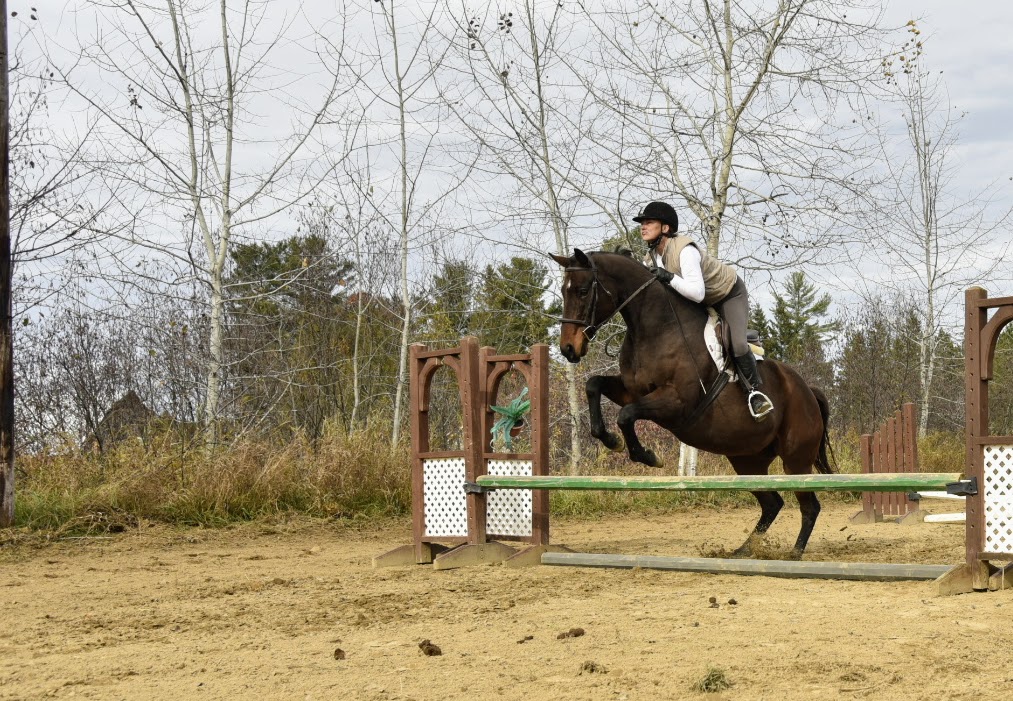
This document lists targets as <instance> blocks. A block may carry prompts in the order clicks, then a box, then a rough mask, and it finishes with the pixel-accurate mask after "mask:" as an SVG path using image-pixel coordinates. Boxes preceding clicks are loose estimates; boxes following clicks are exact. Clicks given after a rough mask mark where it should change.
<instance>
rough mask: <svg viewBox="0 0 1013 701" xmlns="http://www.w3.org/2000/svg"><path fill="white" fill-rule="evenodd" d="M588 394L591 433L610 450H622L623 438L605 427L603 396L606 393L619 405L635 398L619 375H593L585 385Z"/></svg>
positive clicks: (623, 404)
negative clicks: (602, 408)
mask: <svg viewBox="0 0 1013 701" xmlns="http://www.w3.org/2000/svg"><path fill="white" fill-rule="evenodd" d="M584 391H585V393H586V394H587V409H588V414H589V418H590V421H591V435H592V436H594V437H595V438H597V439H598V440H600V441H601V442H602V443H604V444H605V447H606V448H608V449H609V450H613V451H616V452H618V451H620V450H622V449H623V448H624V447H625V445H624V444H623V439H622V438H621V437H620V436H617V435H616V434H614V433H610V432H609V431H608V430H607V429H606V428H605V420H604V419H603V418H602V415H601V396H602V395H603V394H604V395H605V396H606V397H608V398H609V399H611V400H612V401H613V402H615V403H616V404H618V405H619V406H626V405H627V404H629V403H630V402H631V401H633V398H632V397H631V396H630V393H629V392H628V391H627V390H626V385H624V384H623V380H622V378H621V377H619V376H618V375H592V376H591V377H589V378H588V380H587V383H586V384H585V385H584Z"/></svg>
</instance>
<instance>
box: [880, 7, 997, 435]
mask: <svg viewBox="0 0 1013 701" xmlns="http://www.w3.org/2000/svg"><path fill="white" fill-rule="evenodd" d="M906 31H907V41H906V42H905V43H904V45H903V46H902V47H901V48H900V50H899V51H897V52H894V53H893V55H892V56H891V57H888V58H886V59H884V61H883V64H882V65H883V70H884V73H885V75H886V77H887V78H888V80H889V82H890V85H892V87H893V88H894V89H895V92H896V98H897V100H898V102H899V105H900V109H901V116H902V118H903V121H904V127H905V135H904V138H903V146H902V147H901V146H900V145H899V144H898V143H896V141H894V142H891V141H890V140H889V139H888V138H887V137H884V143H883V163H884V164H885V167H886V169H887V172H888V174H889V178H888V180H887V183H886V184H887V189H886V191H885V195H884V201H883V202H882V203H881V204H880V206H878V207H877V208H876V209H875V212H876V214H877V218H876V220H874V221H871V222H869V227H870V229H871V230H873V231H876V232H877V233H878V234H879V235H877V236H875V237H874V238H873V241H870V245H871V246H872V247H873V249H874V253H873V252H872V251H870V252H868V254H869V255H874V256H875V257H876V258H877V259H881V260H885V262H886V264H887V266H888V270H887V271H886V272H885V274H883V275H881V276H879V278H878V280H877V284H878V285H881V286H885V287H887V288H890V289H896V290H901V291H904V290H908V291H910V292H912V293H913V294H914V295H915V299H917V300H918V304H917V305H916V312H917V314H918V320H919V322H920V324H919V326H920V328H919V330H918V334H919V336H918V338H917V343H918V347H919V358H918V366H919V391H920V393H921V397H920V399H919V404H920V405H921V415H920V420H919V433H920V434H921V435H925V432H926V430H927V428H928V423H929V413H930V408H931V406H932V405H933V401H932V400H933V398H934V380H935V370H936V365H937V360H938V348H939V343H940V341H941V339H942V337H943V332H944V329H945V328H947V326H948V323H947V322H952V321H953V315H954V314H955V313H956V310H957V307H958V306H959V303H960V300H961V299H962V295H963V290H964V289H965V288H966V287H968V286H969V285H971V284H975V283H976V282H977V281H978V280H982V279H989V278H990V277H993V276H994V275H995V274H996V273H997V272H998V270H999V269H1000V267H1001V266H1004V264H1005V258H1006V254H1007V253H1008V251H1009V242H1008V241H1004V238H1005V237H1003V236H1002V235H1001V234H1002V231H1004V230H1005V227H1006V225H1007V224H1008V223H1009V221H1010V218H1011V209H1010V208H1009V207H1007V206H1003V205H1000V204H999V203H998V202H997V199H998V196H999V194H1000V193H999V189H998V187H997V184H996V183H995V182H993V183H992V184H991V185H990V186H988V187H986V188H984V189H982V190H981V191H980V192H974V193H960V192H957V191H956V190H955V184H956V181H957V176H958V173H959V159H958V156H959V152H958V148H959V144H958V142H959V125H960V121H961V119H963V117H964V116H965V113H963V112H961V111H959V110H958V109H956V108H955V107H954V106H953V105H951V104H950V101H949V97H948V95H947V93H946V91H945V88H944V86H943V84H942V81H941V79H940V78H939V74H938V73H937V74H932V73H931V72H930V71H929V69H928V68H926V67H925V66H924V65H923V63H924V57H923V39H922V37H921V30H920V29H919V28H918V25H917V23H916V22H914V21H911V22H908V24H907V30H906ZM884 254H885V255H884Z"/></svg>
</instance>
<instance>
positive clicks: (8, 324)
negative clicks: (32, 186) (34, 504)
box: [0, 0, 14, 528]
mask: <svg viewBox="0 0 1013 701" xmlns="http://www.w3.org/2000/svg"><path fill="white" fill-rule="evenodd" d="M7 52H8V43H7V0H0V528H6V527H8V526H13V525H14V320H13V304H12V302H13V297H14V294H13V281H14V263H13V260H12V259H11V219H10V216H11V207H10V204H11V199H10V195H11V189H10V92H9V91H10V88H9V83H8V57H7Z"/></svg>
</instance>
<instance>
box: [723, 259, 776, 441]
mask: <svg viewBox="0 0 1013 701" xmlns="http://www.w3.org/2000/svg"><path fill="white" fill-rule="evenodd" d="M715 306H716V307H717V310H718V313H720V314H721V316H722V318H724V320H725V322H726V323H727V324H728V330H729V335H730V336H731V341H732V356H733V357H734V359H735V367H736V368H738V371H739V381H740V382H741V383H742V387H743V389H745V391H746V397H747V399H746V402H747V404H748V405H749V412H750V413H751V414H752V415H753V418H754V419H756V420H757V421H762V420H763V419H764V417H766V415H767V414H769V413H770V412H771V410H772V409H773V408H774V405H773V403H772V402H771V401H770V398H769V397H767V395H765V394H764V393H763V392H761V391H759V387H760V385H761V384H762V380H761V379H760V373H759V372H758V369H757V367H756V358H755V357H753V352H752V351H751V350H749V343H748V342H747V341H746V324H747V321H748V318H749V297H748V295H747V293H746V285H745V283H744V282H742V278H739V279H738V280H737V281H736V282H735V286H734V287H733V288H732V290H731V292H729V293H728V296H727V297H725V298H724V299H723V300H721V301H720V302H719V303H718V304H717V305H715Z"/></svg>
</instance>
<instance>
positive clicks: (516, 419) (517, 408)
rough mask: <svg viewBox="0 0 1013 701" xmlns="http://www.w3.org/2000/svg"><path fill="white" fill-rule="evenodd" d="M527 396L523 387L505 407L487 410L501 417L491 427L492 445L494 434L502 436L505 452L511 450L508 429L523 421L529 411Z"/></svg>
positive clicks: (529, 403) (526, 390) (526, 389)
mask: <svg viewBox="0 0 1013 701" xmlns="http://www.w3.org/2000/svg"><path fill="white" fill-rule="evenodd" d="M527 396H528V388H527V387H525V388H524V389H523V391H521V393H520V394H519V395H517V398H516V399H514V400H513V401H512V402H510V403H509V404H507V405H506V406H490V407H489V408H490V409H492V410H493V411H495V412H496V413H497V414H502V417H501V418H499V419H496V423H494V424H493V425H492V443H493V445H495V443H496V434H500V435H501V436H503V445H504V446H505V447H506V450H507V452H510V451H511V450H513V445H512V443H511V441H510V429H512V428H513V427H514V426H516V425H517V424H519V423H521V422H522V421H523V420H524V415H525V414H527V413H528V412H529V411H531V400H529V399H526V397H527Z"/></svg>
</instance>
